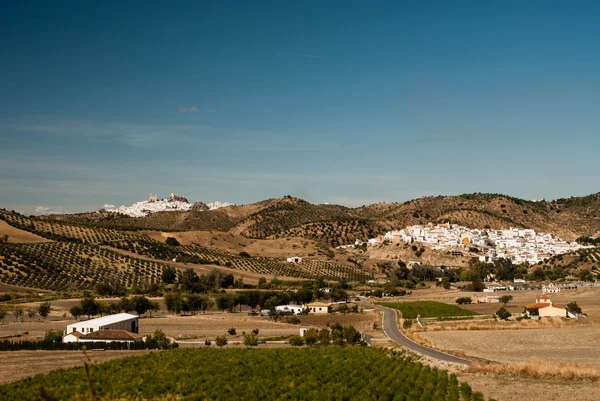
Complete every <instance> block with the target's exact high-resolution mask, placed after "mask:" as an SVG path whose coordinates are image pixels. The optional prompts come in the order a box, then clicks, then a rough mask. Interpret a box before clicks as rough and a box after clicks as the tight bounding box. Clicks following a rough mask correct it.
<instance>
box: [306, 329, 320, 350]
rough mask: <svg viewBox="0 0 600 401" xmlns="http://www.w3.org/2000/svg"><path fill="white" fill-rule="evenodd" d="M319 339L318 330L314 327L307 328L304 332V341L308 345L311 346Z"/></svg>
mask: <svg viewBox="0 0 600 401" xmlns="http://www.w3.org/2000/svg"><path fill="white" fill-rule="evenodd" d="M318 341H319V332H318V331H317V330H315V329H310V330H307V331H306V333H304V342H305V343H306V345H308V346H313V345H315V344H316V343H317V342H318Z"/></svg>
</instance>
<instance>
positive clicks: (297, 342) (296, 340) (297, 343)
mask: <svg viewBox="0 0 600 401" xmlns="http://www.w3.org/2000/svg"><path fill="white" fill-rule="evenodd" d="M288 342H289V343H290V345H291V346H293V347H301V346H303V345H304V339H303V338H302V337H300V336H299V335H297V334H296V335H294V336H291V337H290V339H289V341H288Z"/></svg>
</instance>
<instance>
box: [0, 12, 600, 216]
mask: <svg viewBox="0 0 600 401" xmlns="http://www.w3.org/2000/svg"><path fill="white" fill-rule="evenodd" d="M122 3H125V4H122ZM484 3H485V4H484ZM492 3H493V4H492ZM599 20H600V3H599V2H594V1H589V2H584V1H580V2H577V3H576V4H569V3H565V2H558V1H528V2H522V1H514V2H511V1H507V2H480V1H479V2H467V1H461V2H446V1H440V2H419V4H414V2H411V3H403V2H398V1H394V2H364V1H363V2H352V1H344V2H333V1H318V2H308V1H302V2H268V1H254V2H253V1H240V2H234V1H219V2H208V1H202V2H184V1H180V2H175V3H174V4H169V2H152V1H150V2H133V1H131V2H98V3H94V4H92V3H91V2H84V3H82V2H72V3H69V2H67V1H61V2H27V1H23V2H12V3H7V4H5V5H4V7H3V12H2V13H1V14H0V49H2V50H1V55H0V207H6V208H9V209H17V210H20V211H23V212H25V213H30V212H32V211H33V210H34V209H35V208H36V207H39V206H43V207H47V208H50V209H56V210H59V209H62V210H68V211H69V212H79V211H87V210H94V209H97V208H99V207H101V206H102V205H103V204H105V203H109V204H116V205H121V204H129V203H132V202H133V201H136V200H142V199H145V198H146V197H147V196H148V194H149V193H150V192H157V193H158V195H159V196H160V197H166V196H168V194H169V193H171V192H175V193H177V194H182V195H185V196H187V197H188V199H190V200H193V201H196V200H202V201H204V202H209V201H213V200H220V201H228V202H232V203H237V204H242V203H249V202H254V201H258V200H262V199H265V198H270V197H280V196H283V195H287V194H291V195H295V196H300V197H303V198H305V199H307V200H309V201H311V202H315V203H322V202H330V203H341V204H346V205H351V206H356V205H362V204H368V203H372V202H377V201H404V200H407V199H412V198H416V197H420V196H427V195H444V194H460V193H466V192H494V193H506V194H510V195H513V196H518V197H523V198H546V199H553V198H557V197H564V196H571V195H574V196H579V195H586V194H589V193H594V192H598V191H599V190H600V177H599V171H600V168H598V155H599V154H600V152H599V150H598V149H600V112H599V110H600V72H599V71H600V24H598V21H599Z"/></svg>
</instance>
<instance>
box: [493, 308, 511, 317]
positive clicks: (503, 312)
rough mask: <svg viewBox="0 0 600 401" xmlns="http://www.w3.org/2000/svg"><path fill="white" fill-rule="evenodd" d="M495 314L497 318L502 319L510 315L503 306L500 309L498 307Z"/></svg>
mask: <svg viewBox="0 0 600 401" xmlns="http://www.w3.org/2000/svg"><path fill="white" fill-rule="evenodd" d="M496 316H498V318H499V319H502V320H507V319H508V318H509V317H511V316H512V313H510V312H509V311H508V310H507V309H506V308H505V307H504V306H503V307H502V308H500V309H498V311H497V312H496Z"/></svg>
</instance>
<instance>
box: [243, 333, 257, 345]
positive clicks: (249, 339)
mask: <svg viewBox="0 0 600 401" xmlns="http://www.w3.org/2000/svg"><path fill="white" fill-rule="evenodd" d="M244 345H245V346H246V347H256V346H257V345H258V337H257V336H256V334H254V333H250V334H244Z"/></svg>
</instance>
